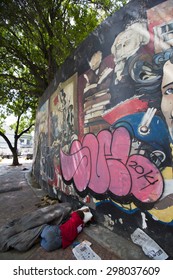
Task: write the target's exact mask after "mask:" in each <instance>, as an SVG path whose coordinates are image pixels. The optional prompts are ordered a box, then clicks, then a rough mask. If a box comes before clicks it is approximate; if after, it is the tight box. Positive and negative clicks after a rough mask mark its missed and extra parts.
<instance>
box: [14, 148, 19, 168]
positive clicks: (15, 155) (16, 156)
mask: <svg viewBox="0 0 173 280" xmlns="http://www.w3.org/2000/svg"><path fill="white" fill-rule="evenodd" d="M12 165H14V166H17V165H19V160H18V153H17V149H13V163H12Z"/></svg>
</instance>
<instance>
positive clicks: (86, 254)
mask: <svg viewBox="0 0 173 280" xmlns="http://www.w3.org/2000/svg"><path fill="white" fill-rule="evenodd" d="M89 244H90V243H88V241H86V240H85V241H83V242H81V243H80V244H79V245H77V246H75V247H74V248H73V249H72V252H73V254H74V256H75V257H76V259H77V260H101V258H100V257H99V256H98V255H97V254H96V253H95V252H94V251H93V250H92V249H91V247H90V245H89Z"/></svg>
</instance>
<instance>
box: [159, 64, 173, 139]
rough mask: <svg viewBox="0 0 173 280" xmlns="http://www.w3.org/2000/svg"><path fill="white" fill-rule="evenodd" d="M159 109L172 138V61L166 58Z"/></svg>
mask: <svg viewBox="0 0 173 280" xmlns="http://www.w3.org/2000/svg"><path fill="white" fill-rule="evenodd" d="M161 90H162V102H161V109H162V112H163V114H164V116H165V120H166V123H167V125H168V129H169V132H170V135H171V138H172V140H173V63H171V61H170V60H168V61H167V62H166V63H165V64H164V67H163V79H162V85H161Z"/></svg>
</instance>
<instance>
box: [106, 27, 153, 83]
mask: <svg viewBox="0 0 173 280" xmlns="http://www.w3.org/2000/svg"><path fill="white" fill-rule="evenodd" d="M148 42H149V32H148V30H147V26H146V24H145V23H140V22H136V23H133V24H132V25H130V26H128V27H127V28H126V29H125V30H124V31H123V32H121V33H119V34H118V36H117V37H116V38H115V41H114V43H113V45H112V47H111V52H112V54H113V55H114V57H115V64H116V67H115V72H116V76H117V80H121V73H122V71H123V69H124V65H125V60H126V59H128V58H129V57H131V56H132V55H133V54H135V53H136V52H137V50H138V49H139V48H140V46H141V45H146V44H147V43H148Z"/></svg>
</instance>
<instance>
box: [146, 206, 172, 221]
mask: <svg viewBox="0 0 173 280" xmlns="http://www.w3.org/2000/svg"><path fill="white" fill-rule="evenodd" d="M148 212H149V213H150V214H151V215H152V216H153V219H155V220H159V221H161V222H165V223H170V222H172V221H173V206H171V207H168V208H165V209H162V210H158V209H155V208H153V209H151V210H149V211H148Z"/></svg>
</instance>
